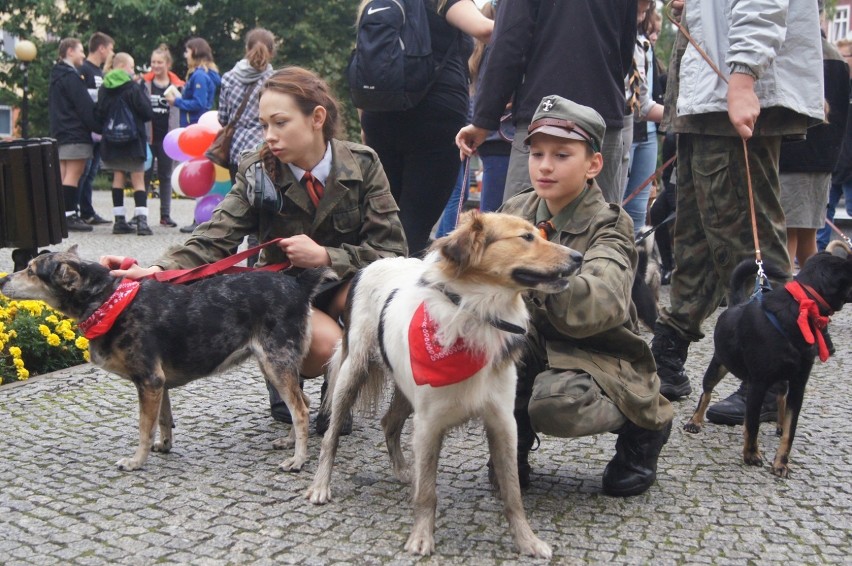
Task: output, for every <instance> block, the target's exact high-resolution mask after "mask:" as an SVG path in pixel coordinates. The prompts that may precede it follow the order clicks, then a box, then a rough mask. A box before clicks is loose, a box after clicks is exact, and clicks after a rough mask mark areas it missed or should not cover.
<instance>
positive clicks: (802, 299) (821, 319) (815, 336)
mask: <svg viewBox="0 0 852 566" xmlns="http://www.w3.org/2000/svg"><path fill="white" fill-rule="evenodd" d="M784 288H785V289H786V290H787V292H788V293H790V294H791V295H793V298H794V299H796V301H798V303H799V319H798V323H799V330H800V331H801V332H802V337H803V338H804V339H805V342H807V343H808V344H813V343H814V342H816V343H817V345H818V348H819V359H820V361H822V362H824V361H826V360H827V359H828V356H829V353H828V346H827V345H826V343H825V336H823V335H822V332H823V330H825V329H826V328H827V327H828V323H829V321H830V320H831V319H830V318H828V317H827V316H822V315H821V314H819V307H818V306H817V303H816V301H815V300H814V299H811V298H810V297H808V296H807V295H806V294H805V290H804V289H803V288H802V285H800V284H799V283H798V282H797V281H790V282H789V283H787V284H786V285H784ZM809 291H810V293H811V294H812V295H814V297H815V298H816V299H817V300H818V301H819V302H820V303H822V305H823V306H825V307H826V308H828V304H827V303H826V302H825V300H823V298H822V297H820V296H819V294H818V293H817V292H816V291H814V290H813V289H810V288H809ZM830 310H831V309H830V308H829V311H830ZM811 325H813V328H811Z"/></svg>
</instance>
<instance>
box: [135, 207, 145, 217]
mask: <svg viewBox="0 0 852 566" xmlns="http://www.w3.org/2000/svg"><path fill="white" fill-rule="evenodd" d="M133 216H144V217H145V218H148V207H147V206H137V207H136V208H134V209H133Z"/></svg>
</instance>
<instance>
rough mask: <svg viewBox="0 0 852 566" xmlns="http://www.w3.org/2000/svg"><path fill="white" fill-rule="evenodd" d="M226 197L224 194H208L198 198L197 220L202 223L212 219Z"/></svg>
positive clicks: (196, 207)
mask: <svg viewBox="0 0 852 566" xmlns="http://www.w3.org/2000/svg"><path fill="white" fill-rule="evenodd" d="M224 198H225V197H223V196H222V195H207V196H206V197H203V198H200V199H198V201H197V202H196V203H195V222H196V223H198V224H201V223H202V222H207V221H208V220H210V219H211V218H212V217H213V211H214V210H216V207H217V206H219V203H220V202H222V199H224Z"/></svg>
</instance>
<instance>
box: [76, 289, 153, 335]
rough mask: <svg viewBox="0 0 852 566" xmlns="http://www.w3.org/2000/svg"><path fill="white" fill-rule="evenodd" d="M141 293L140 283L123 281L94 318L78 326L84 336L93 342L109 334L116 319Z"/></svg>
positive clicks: (96, 312) (93, 315)
mask: <svg viewBox="0 0 852 566" xmlns="http://www.w3.org/2000/svg"><path fill="white" fill-rule="evenodd" d="M137 291H139V282H138V281H131V280H130V279H122V280H121V283H119V285H118V288H117V289H116V290H115V291H114V292H113V294H112V295H110V297H109V299H107V300H106V302H105V303H104V304H102V305H101V306H100V307H98V310H96V311H95V312H93V313H92V316H90V317H89V318H87V319H86V320H84V321H82V322H80V323H78V324H77V328H79V329H80V330H81V331H82V332H83V336H85V337H86V338H88V339H89V340H93V339H95V338H98V337H100V336H103V335H104V334H106V333H107V332H109V330H110V328H112V325H113V324H114V323H115V319H116V318H118V315H120V314H121V313H122V312H123V311H124V309H125V308H127V305H129V304H130V303H131V302H133V298H134V297H135V296H136V292H137Z"/></svg>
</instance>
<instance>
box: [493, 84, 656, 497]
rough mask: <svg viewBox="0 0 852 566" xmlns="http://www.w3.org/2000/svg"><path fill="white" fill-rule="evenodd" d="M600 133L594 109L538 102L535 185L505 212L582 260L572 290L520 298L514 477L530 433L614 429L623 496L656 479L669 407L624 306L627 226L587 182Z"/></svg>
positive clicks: (532, 135) (523, 462) (616, 484)
mask: <svg viewBox="0 0 852 566" xmlns="http://www.w3.org/2000/svg"><path fill="white" fill-rule="evenodd" d="M605 130H606V126H605V123H604V121H603V118H602V117H601V116H600V114H598V113H597V112H596V111H595V110H593V109H592V108H589V107H587V106H581V105H579V104H576V103H574V102H571V101H568V100H566V99H564V98H562V97H559V96H555V95H554V96H547V97H545V98H544V99H542V101H541V103H540V105H539V107H538V110H537V111H536V113H535V115H534V118H533V121H532V123H531V125H530V127H529V135H528V136H527V138H526V140H525V143H527V144H530V158H529V162H530V165H529V169H530V177H531V179H532V180H533V184H534V189H533V188H528V189H526V190H525V191H522V192H521V193H519V194H518V195H517V196H515V197H513V198H512V199H510V200H509V201H507V202H506V203H505V204H504V205H503V207H502V208H501V212H505V213H508V214H514V215H516V216H520V217H522V218H525V219H527V220H529V221H530V222H533V223H534V224H538V225H540V226H542V227H545V229H546V234H547V236H548V238H549V239H550V241H553V242H558V243H560V244H562V245H565V246H568V247H570V248H573V249H575V250H577V251H579V252H581V253H583V265H582V267H581V268H580V270H579V272H578V273H576V274H575V275H573V276H571V277H570V278H569V281H570V282H569V287H568V289H566V290H565V291H563V292H561V293H557V294H554V295H545V294H542V293H532V294H531V295H530V296H529V297H528V300H527V307H528V309H529V310H530V314H531V329H530V332H529V335H528V337H527V350H526V353H525V355H524V359H523V361H522V364H520V368H519V372H518V373H519V375H518V389H517V396H516V404H515V419H516V421H517V423H518V472H519V474H518V475H519V479H520V481H521V485H522V486H524V487H525V486H526V485H528V484H529V481H530V467H529V452H530V449H531V448H532V446H533V443H534V439H535V433H536V432H540V433H543V434H547V435H551V436H558V437H568V438H573V437H579V436H587V435H593V434H601V433H605V432H614V433H616V434H618V440H617V441H616V453H615V456H614V457H613V459H612V460H611V461H610V462H609V464H608V465H607V466H606V469H605V470H604V474H603V491H604V493H606V494H608V495H613V496H630V495H638V494H640V493H643V492H645V491H646V490H647V489H648V488H649V487H650V486H651V485H652V484H653V483H654V480H655V478H656V469H657V458H658V456H659V454H660V451H661V449H662V447H663V446H664V445H665V443H666V441H667V440H668V436H669V432H670V431H671V422H672V417H673V410H672V406H671V404H670V403H669V402H668V401H667V400H666V399H665V398H664V397H663V396H661V395H660V394H659V387H660V382H659V379H658V378H657V375H656V372H655V367H654V359H653V356H652V355H651V351H650V349H649V347H648V344H647V343H646V342H645V341H644V340H643V339H642V338H641V336H639V333H638V324H637V316H636V308H635V306H634V305H633V302H632V300H631V287H632V284H633V274H634V271H635V269H636V263H637V253H636V247H635V245H634V243H633V221H632V220H631V219H630V216H629V215H628V214H627V213H626V212H625V211H624V210H622V209H621V207H620V206H618V205H617V204H608V203H607V202H606V201H605V200H604V196H603V193H602V192H601V188H600V186H598V184H597V183H596V182H595V181H594V177H595V176H596V175H597V174H598V173H599V172H600V165H601V164H602V157H601V154H600V144H601V142H602V140H603V137H604V132H605ZM572 175H573V176H572Z"/></svg>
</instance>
